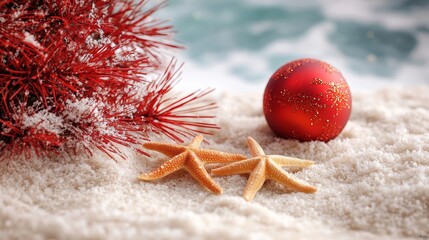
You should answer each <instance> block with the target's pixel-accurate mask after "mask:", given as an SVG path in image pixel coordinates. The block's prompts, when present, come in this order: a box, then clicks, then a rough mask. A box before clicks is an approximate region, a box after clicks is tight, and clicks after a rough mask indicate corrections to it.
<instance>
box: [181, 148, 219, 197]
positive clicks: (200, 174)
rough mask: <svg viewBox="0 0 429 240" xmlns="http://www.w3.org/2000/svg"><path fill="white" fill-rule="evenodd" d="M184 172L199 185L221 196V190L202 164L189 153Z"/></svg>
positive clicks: (195, 156)
mask: <svg viewBox="0 0 429 240" xmlns="http://www.w3.org/2000/svg"><path fill="white" fill-rule="evenodd" d="M186 170H187V171H188V172H189V173H190V174H191V175H192V177H194V178H195V179H196V180H197V181H198V182H199V183H200V184H201V185H203V186H204V187H206V188H207V189H208V190H209V191H211V192H213V193H215V194H222V192H223V190H222V188H221V187H220V186H219V184H217V183H216V182H215V181H214V180H213V179H212V178H211V177H210V175H209V173H208V172H207V170H206V168H205V167H204V163H203V162H202V161H200V160H199V159H198V157H197V155H195V154H194V153H193V152H191V153H190V159H189V162H188V164H187V166H186Z"/></svg>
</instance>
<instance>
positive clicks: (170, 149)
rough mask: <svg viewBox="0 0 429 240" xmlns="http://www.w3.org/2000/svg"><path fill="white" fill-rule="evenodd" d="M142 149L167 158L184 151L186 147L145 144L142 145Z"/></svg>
mask: <svg viewBox="0 0 429 240" xmlns="http://www.w3.org/2000/svg"><path fill="white" fill-rule="evenodd" d="M143 147H145V148H146V149H149V150H154V151H157V152H160V153H162V154H164V155H166V156H168V157H174V156H176V155H179V154H180V153H182V152H184V151H186V147H184V146H180V145H173V144H169V143H160V142H147V143H145V144H143Z"/></svg>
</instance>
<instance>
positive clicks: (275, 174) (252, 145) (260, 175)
mask: <svg viewBox="0 0 429 240" xmlns="http://www.w3.org/2000/svg"><path fill="white" fill-rule="evenodd" d="M247 143H248V145H249V149H250V153H251V154H252V157H253V158H250V159H245V160H242V161H239V162H235V163H231V164H228V165H226V166H223V167H220V168H216V169H213V170H212V171H211V172H212V173H213V174H214V175H217V176H223V175H230V174H241V173H250V176H249V180H248V181H247V185H246V187H245V189H244V193H243V198H244V199H246V200H247V201H251V200H252V199H253V198H254V197H255V195H256V193H257V192H258V191H259V189H261V187H262V185H263V184H264V182H265V180H266V179H272V180H275V181H277V182H279V183H281V184H283V185H285V186H287V187H289V188H292V189H294V190H297V191H300V192H305V193H313V192H315V191H317V188H316V187H314V186H311V185H308V184H305V183H302V182H300V181H298V180H297V179H295V178H293V177H292V176H291V175H289V174H288V173H287V172H286V171H285V170H283V169H282V168H281V167H282V166H294V167H308V166H311V165H313V163H314V162H313V161H308V160H301V159H298V158H290V157H284V156H280V155H265V153H264V150H262V148H261V146H260V145H259V144H258V143H257V142H256V141H255V140H254V139H253V138H251V137H248V138H247Z"/></svg>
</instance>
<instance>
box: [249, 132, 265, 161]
mask: <svg viewBox="0 0 429 240" xmlns="http://www.w3.org/2000/svg"><path fill="white" fill-rule="evenodd" d="M247 145H249V150H250V154H252V157H258V156H262V155H265V153H264V150H263V149H262V148H261V146H260V145H259V144H258V142H256V141H255V139H253V138H252V137H247Z"/></svg>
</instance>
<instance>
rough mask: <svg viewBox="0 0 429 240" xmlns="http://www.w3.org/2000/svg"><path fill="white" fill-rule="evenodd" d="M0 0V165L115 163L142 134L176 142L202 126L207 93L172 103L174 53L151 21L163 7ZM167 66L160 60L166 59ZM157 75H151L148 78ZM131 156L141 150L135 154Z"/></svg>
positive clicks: (120, 1) (114, 0)
mask: <svg viewBox="0 0 429 240" xmlns="http://www.w3.org/2000/svg"><path fill="white" fill-rule="evenodd" d="M149 5H150V2H149V1H140V2H136V1H132V0H92V1H83V0H46V1H40V0H23V1H0V94H1V99H0V154H1V156H0V159H1V158H3V159H10V158H13V157H14V156H17V155H22V154H23V155H25V156H26V157H29V156H31V155H32V154H36V155H38V156H45V155H47V154H50V153H51V152H61V151H68V152H71V153H77V152H79V151H80V150H84V151H85V152H86V153H87V154H90V155H91V154H92V153H93V151H94V150H96V149H98V150H101V151H102V152H104V153H106V154H107V155H108V156H110V157H112V158H115V157H116V156H120V157H124V156H123V155H122V154H121V152H120V150H119V149H118V145H122V146H125V147H129V148H137V147H138V145H139V144H141V143H142V142H143V141H146V140H148V138H149V136H150V134H149V133H157V134H163V135H166V136H168V137H170V138H172V139H174V140H177V141H181V140H182V138H184V137H189V136H192V135H194V134H197V133H207V129H211V128H217V127H216V125H214V124H210V123H206V122H205V119H207V118H212V116H210V115H204V114H201V113H200V112H201V111H206V110H210V109H212V108H214V107H215V105H214V103H205V102H199V101H198V100H199V99H201V98H202V97H204V96H206V95H207V94H208V93H210V92H211V90H201V91H197V92H193V93H190V94H187V95H185V96H184V97H177V96H174V93H172V90H173V87H174V86H175V84H176V83H177V78H178V77H179V76H178V75H179V72H178V71H179V69H180V67H179V68H176V61H175V60H172V61H171V62H170V63H169V64H167V63H168V61H169V60H168V59H166V58H165V57H163V55H164V53H165V51H167V50H168V49H172V48H180V47H179V46H177V45H175V44H174V41H173V40H172V38H171V37H172V34H173V31H172V28H171V26H169V25H166V24H165V22H163V21H161V20H158V19H156V18H155V17H154V13H155V12H156V11H157V10H158V9H159V8H160V7H163V6H164V3H161V4H158V5H154V6H152V7H150V6H149ZM166 60H167V62H166ZM154 75H155V76H156V75H158V76H159V77H157V78H153V76H154ZM139 151H140V150H139Z"/></svg>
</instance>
